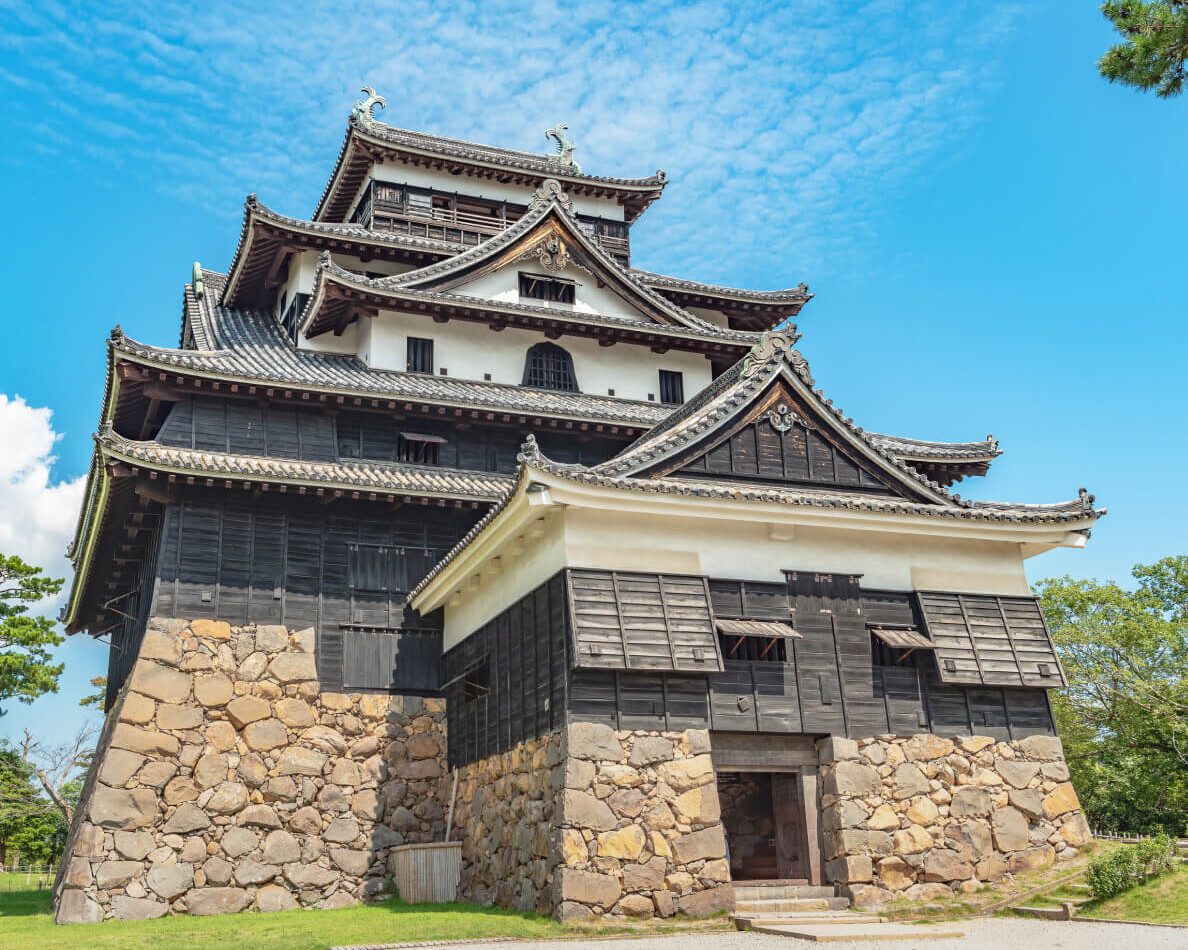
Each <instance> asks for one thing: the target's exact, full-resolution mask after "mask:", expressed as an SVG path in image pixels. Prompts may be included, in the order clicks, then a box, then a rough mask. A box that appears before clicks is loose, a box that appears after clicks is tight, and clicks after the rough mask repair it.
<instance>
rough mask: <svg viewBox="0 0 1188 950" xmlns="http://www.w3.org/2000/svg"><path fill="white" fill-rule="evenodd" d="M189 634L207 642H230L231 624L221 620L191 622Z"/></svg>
mask: <svg viewBox="0 0 1188 950" xmlns="http://www.w3.org/2000/svg"><path fill="white" fill-rule="evenodd" d="M190 632H191V633H193V634H194V636H196V637H204V638H206V639H207V640H230V639H231V624H229V623H224V622H223V621H222V620H191V621H190Z"/></svg>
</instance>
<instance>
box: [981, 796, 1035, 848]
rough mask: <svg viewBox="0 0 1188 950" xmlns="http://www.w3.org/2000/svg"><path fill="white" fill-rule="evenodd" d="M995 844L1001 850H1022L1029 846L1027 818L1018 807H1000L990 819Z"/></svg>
mask: <svg viewBox="0 0 1188 950" xmlns="http://www.w3.org/2000/svg"><path fill="white" fill-rule="evenodd" d="M990 826H991V828H992V829H993V830H994V845H995V847H997V848H998V850H999V851H1021V850H1023V849H1024V848H1026V847H1027V842H1028V831H1027V819H1026V818H1024V817H1023V813H1022V812H1020V811H1019V810H1018V809H1015V808H1011V807H1009V806H1008V807H1007V808H1000V809H998V811H996V812H995V813H994V816H993V817H992V818H991V819H990Z"/></svg>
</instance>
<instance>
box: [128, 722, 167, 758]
mask: <svg viewBox="0 0 1188 950" xmlns="http://www.w3.org/2000/svg"><path fill="white" fill-rule="evenodd" d="M111 747H112V748H113V749H125V750H127V751H128V752H139V753H142V754H144V755H166V756H173V755H177V752H178V749H180V748H181V743H180V742H179V741H178V740H177V739H176V738H175V737H173V736H171V735H167V734H166V733H163V732H157V731H156V730H155V729H139V728H137V727H136V726H130V725H128V724H127V723H126V722H121V723H120V724H119V725H117V726H116V727H115V729H113V730H112V733H111Z"/></svg>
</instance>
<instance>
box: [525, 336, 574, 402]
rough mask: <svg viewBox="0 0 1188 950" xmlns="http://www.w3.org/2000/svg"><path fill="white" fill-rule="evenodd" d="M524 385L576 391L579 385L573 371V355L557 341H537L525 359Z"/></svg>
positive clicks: (567, 391) (569, 391)
mask: <svg viewBox="0 0 1188 950" xmlns="http://www.w3.org/2000/svg"><path fill="white" fill-rule="evenodd" d="M523 385H525V386H532V387H535V388H536V389H556V390H559V391H561V392H566V393H576V392H577V391H578V385H577V377H576V376H575V375H574V372H573V357H571V356H570V355H569V353H567V352H566V351H565V350H563V349H561V347H559V346H557V344H555V343H537V344H536V346H534V347H532V348H531V349H529V350H528V358H527V359H526V360H525V361H524V382H523Z"/></svg>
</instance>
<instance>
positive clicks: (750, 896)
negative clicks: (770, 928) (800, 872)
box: [734, 883, 837, 901]
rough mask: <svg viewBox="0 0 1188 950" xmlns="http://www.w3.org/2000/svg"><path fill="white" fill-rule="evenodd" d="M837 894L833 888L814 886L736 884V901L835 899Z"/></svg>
mask: <svg viewBox="0 0 1188 950" xmlns="http://www.w3.org/2000/svg"><path fill="white" fill-rule="evenodd" d="M836 894H837V892H836V891H835V890H834V889H833V888H832V887H818V886H814V885H812V884H749V883H748V884H735V885H734V899H735V900H736V901H738V900H744V901H752V900H785V899H789V898H802V897H834V896H836Z"/></svg>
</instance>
